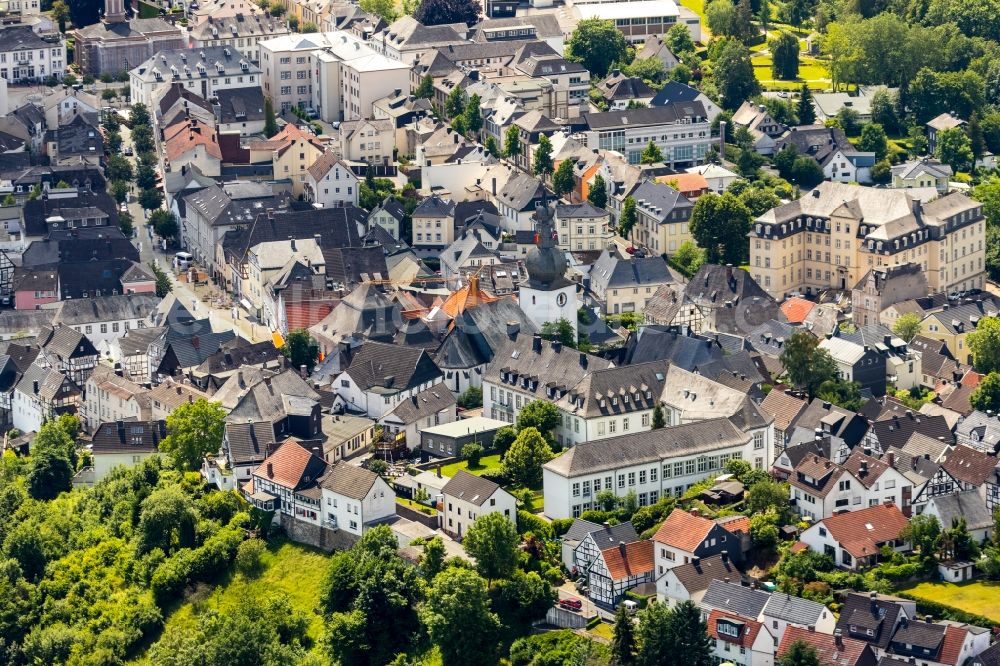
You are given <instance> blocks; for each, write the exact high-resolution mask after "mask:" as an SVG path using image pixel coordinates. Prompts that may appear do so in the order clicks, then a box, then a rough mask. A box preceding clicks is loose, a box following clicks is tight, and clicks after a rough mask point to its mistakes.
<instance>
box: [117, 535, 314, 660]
mask: <svg viewBox="0 0 1000 666" xmlns="http://www.w3.org/2000/svg"><path fill="white" fill-rule="evenodd" d="M263 561H264V567H265V569H264V571H263V573H261V574H260V575H259V576H258V577H257V578H255V579H253V580H249V581H248V580H246V579H245V578H243V576H241V575H237V574H232V573H230V574H227V575H226V576H225V577H223V579H222V580H220V581H219V583H218V585H216V586H215V587H211V588H210V587H205V588H203V589H201V590H199V591H196V592H195V593H194V594H193V595H192V597H191V598H189V599H187V600H186V601H185V602H184V603H182V604H180V605H179V606H178V607H177V608H176V609H175V610H174V611H173V612H172V613H171V614H170V615H169V616H168V617H167V618H166V621H165V622H164V631H166V630H168V629H174V628H180V629H188V628H191V629H193V628H194V627H195V625H196V623H197V613H199V612H202V611H207V610H225V609H226V608H229V607H232V606H234V605H235V604H236V603H237V601H239V600H240V599H241V598H243V599H246V598H249V599H253V598H255V597H259V596H261V595H263V594H266V593H271V592H277V593H281V594H285V595H287V596H288V598H289V599H290V600H291V603H292V606H294V607H295V608H296V609H298V610H300V611H302V612H304V613H306V614H307V615H308V616H309V618H310V620H311V621H310V623H309V631H308V635H309V638H310V639H312V641H313V644H314V645H315V644H316V643H317V642H318V640H319V637H320V632H321V631H322V628H323V622H322V619H321V618H320V616H319V613H318V610H319V596H318V590H319V587H320V583H321V582H322V580H323V576H325V575H326V566H327V563H328V562H329V556H328V555H326V554H325V553H322V552H320V551H318V550H315V549H313V548H309V547H307V546H302V545H299V544H296V543H292V542H291V541H281V542H277V543H275V544H272V545H270V546H269V547H268V551H267V553H266V554H265V555H264V558H263ZM132 663H134V664H145V663H147V662H146V660H145V658H144V657H139V658H137V659H136V660H134V662H132Z"/></svg>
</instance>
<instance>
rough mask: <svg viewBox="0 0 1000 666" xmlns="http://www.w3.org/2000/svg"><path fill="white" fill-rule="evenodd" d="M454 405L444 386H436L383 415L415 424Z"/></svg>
mask: <svg viewBox="0 0 1000 666" xmlns="http://www.w3.org/2000/svg"><path fill="white" fill-rule="evenodd" d="M454 404H455V395H454V394H453V393H452V392H451V391H449V390H448V388H447V387H446V386H445V385H444V384H436V385H434V386H431V387H430V388H426V389H424V390H423V391H420V392H419V393H416V394H414V395H412V396H410V397H409V398H407V399H405V400H403V401H402V402H400V403H399V404H398V405H396V407H395V408H393V410H392V411H391V412H389V413H388V414H386V415H385V417H383V418H386V419H388V418H389V417H393V418H394V419H398V420H399V421H401V422H402V423H407V424H409V423H416V422H417V421H419V420H420V419H422V418H424V417H426V416H432V415H434V414H437V413H438V412H440V411H441V410H444V409H447V408H448V407H451V406H452V405H454Z"/></svg>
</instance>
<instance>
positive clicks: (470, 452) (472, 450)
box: [462, 442, 483, 469]
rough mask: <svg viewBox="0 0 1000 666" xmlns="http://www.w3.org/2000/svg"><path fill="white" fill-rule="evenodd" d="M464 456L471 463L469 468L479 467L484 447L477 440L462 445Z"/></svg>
mask: <svg viewBox="0 0 1000 666" xmlns="http://www.w3.org/2000/svg"><path fill="white" fill-rule="evenodd" d="M462 457H463V458H464V459H465V460H466V461H467V462H468V463H469V468H470V469H471V468H475V467H479V463H480V460H481V459H482V457H483V447H482V446H480V445H479V444H476V443H475V442H470V443H468V444H466V445H465V446H463V447H462Z"/></svg>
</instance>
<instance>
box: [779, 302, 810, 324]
mask: <svg viewBox="0 0 1000 666" xmlns="http://www.w3.org/2000/svg"><path fill="white" fill-rule="evenodd" d="M780 307H781V312H782V313H783V314H784V315H785V317H786V318H787V319H788V323H789V324H801V323H802V322H804V321H805V320H806V315H807V314H809V313H810V312H811V311H812V309H813V308H814V307H816V304H815V303H813V302H812V301H807V300H806V299H804V298H798V297H797V296H796V297H792V298H786V299H785V302H784V303H782V304H781V306H780Z"/></svg>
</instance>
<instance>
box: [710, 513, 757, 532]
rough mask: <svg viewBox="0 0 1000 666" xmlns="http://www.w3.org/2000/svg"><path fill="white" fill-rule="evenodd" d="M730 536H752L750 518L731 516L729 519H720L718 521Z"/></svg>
mask: <svg viewBox="0 0 1000 666" xmlns="http://www.w3.org/2000/svg"><path fill="white" fill-rule="evenodd" d="M715 522H717V523H718V524H719V525H722V527H723V529H725V530H726V531H727V532H729V533H730V534H736V533H737V532H743V533H744V534H750V518H749V517H748V516H731V517H729V518H719V519H718V520H716V521H715Z"/></svg>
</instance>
